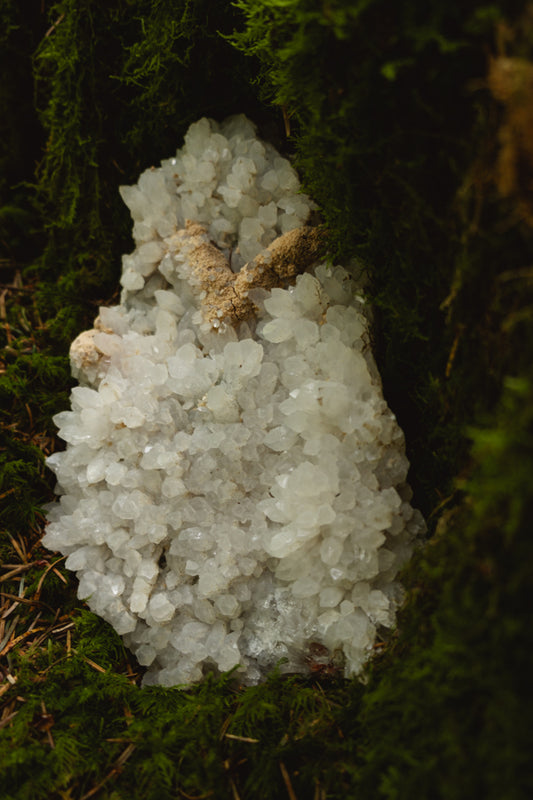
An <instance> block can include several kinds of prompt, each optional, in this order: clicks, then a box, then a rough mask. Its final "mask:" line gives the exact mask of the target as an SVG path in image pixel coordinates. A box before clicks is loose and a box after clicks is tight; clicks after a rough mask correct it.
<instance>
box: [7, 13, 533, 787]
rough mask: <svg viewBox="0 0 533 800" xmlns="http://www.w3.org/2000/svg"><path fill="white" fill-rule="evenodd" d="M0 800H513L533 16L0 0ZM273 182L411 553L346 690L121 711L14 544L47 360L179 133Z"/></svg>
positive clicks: (69, 592) (285, 681) (43, 422)
mask: <svg viewBox="0 0 533 800" xmlns="http://www.w3.org/2000/svg"><path fill="white" fill-rule="evenodd" d="M0 20H1V22H2V27H1V32H0V43H1V48H0V61H1V64H2V74H3V76H4V78H3V81H2V84H1V86H0V109H1V114H0V130H1V137H2V142H3V144H4V150H3V152H2V153H1V154H0V246H1V252H0V321H1V337H2V342H1V345H2V348H3V349H2V367H1V372H0V398H1V405H0V425H1V430H0V437H1V450H0V503H1V512H0V513H1V528H2V530H1V534H0V560H1V563H2V576H1V578H0V580H1V585H0V589H1V593H0V604H1V605H0V659H1V680H2V682H1V683H0V742H1V744H0V787H1V788H0V797H1V798H2V800H4V798H5V800H9V799H11V798H13V800H15V799H16V800H23V798H24V799H26V798H28V799H29V798H41V797H42V798H52V799H53V800H55V798H57V799H58V800H59V799H60V798H61V800H67V799H68V800H81V798H86V799H87V800H88V798H90V797H95V798H98V800H100V798H109V799H110V800H111V798H113V800H119V798H120V799H121V800H122V799H123V800H129V799H130V798H139V800H141V798H142V799H143V800H144V798H152V797H153V798H157V799H158V800H160V799H161V800H163V799H164V798H178V797H185V798H189V797H194V798H200V797H213V798H225V797H228V798H232V800H236V799H238V798H242V800H244V798H280V797H287V798H289V799H290V800H293V798H294V797H296V798H298V800H302V798H316V800H325V798H339V800H340V798H358V800H366V798H368V800H376V799H377V798H387V799H388V800H393V799H394V800H396V799H398V800H400V798H402V799H403V798H405V799H406V800H407V798H409V800H411V799H412V798H414V797H416V798H424V799H426V798H427V799H429V798H431V800H433V798H443V800H444V798H446V800H447V799H448V798H452V797H453V798H469V799H470V798H472V797H474V798H477V797H479V798H490V800H492V799H494V800H496V799H497V800H501V799H502V798H505V800H507V799H509V800H522V798H524V800H526V798H530V797H531V796H532V795H533V776H532V772H531V769H530V767H531V752H532V744H533V742H532V736H531V732H530V731H531V722H532V691H531V676H532V675H533V641H532V639H533V635H532V626H531V617H530V608H531V592H532V588H533V587H532V579H531V569H532V564H533V539H532V538H531V535H530V519H531V513H532V511H533V489H532V486H533V483H532V481H531V476H532V475H533V379H532V375H531V363H532V358H533V325H532V318H533V271H532V267H531V263H532V252H533V233H532V228H531V218H532V213H531V202H532V201H531V196H530V187H531V177H532V166H533V164H532V162H533V158H532V153H531V146H530V144H529V143H530V141H531V137H532V135H533V122H532V120H533V112H532V110H531V109H532V103H531V97H532V93H531V90H532V87H533V78H532V74H533V65H532V61H533V52H532V51H533V12H532V7H531V5H530V4H529V3H526V2H523V1H522V2H518V0H512V1H511V2H509V0H508V1H507V2H505V3H504V2H503V0H498V1H497V2H495V3H490V4H489V3H486V2H485V3H484V2H481V1H480V0H467V2H463V3H456V4H451V3H447V2H444V1H443V0H425V2H421V1H420V0H400V2H397V3H387V2H384V0H329V1H328V2H323V0H238V2H237V3H235V4H234V5H231V4H230V3H226V2H218V1H217V2H215V0H173V1H172V2H168V3H163V2H161V0H113V2H112V3H105V2H103V0H91V2H89V0H77V1H75V0H64V1H63V2H57V3H54V4H53V5H51V6H50V5H49V4H44V3H43V4H41V3H40V2H36V1H35V0H19V1H18V2H17V1H16V0H0ZM242 111H244V112H245V113H246V114H248V115H249V116H250V117H251V118H252V119H254V120H255V121H256V122H258V124H259V126H260V132H261V134H262V135H263V137H264V138H266V139H269V140H270V141H273V143H274V144H275V145H276V146H277V147H278V149H280V150H282V151H283V152H284V153H286V154H287V155H290V156H291V157H292V158H293V160H294V161H295V163H296V165H297V167H298V169H299V172H300V175H301V177H302V179H303V181H304V184H305V188H306V189H307V190H308V191H309V193H310V194H311V195H312V196H313V197H314V198H315V200H316V201H317V202H318V203H319V206H320V209H321V213H322V216H323V218H324V221H325V222H326V224H327V227H328V229H329V231H330V241H331V249H332V253H333V254H334V256H335V258H336V259H338V260H340V261H342V262H345V261H346V260H347V259H348V258H350V257H353V256H356V257H358V258H359V259H361V260H362V261H363V263H367V264H368V265H371V266H372V282H371V285H370V292H371V295H372V298H373V301H374V305H375V308H376V311H377V314H376V316H377V324H376V329H375V338H376V341H375V346H376V353H377V358H378V361H379V366H380V370H381V373H382V375H383V379H384V389H385V394H386V397H387V399H388V401H389V404H390V405H391V406H392V408H393V409H394V410H395V412H396V413H397V416H398V418H399V421H400V424H401V425H402V427H403V428H404V430H405V432H406V437H407V443H408V454H409V457H410V460H411V464H412V467H411V473H410V480H411V483H412V485H413V487H414V489H415V503H416V504H417V505H418V506H419V507H420V508H422V509H423V511H424V513H425V514H426V516H427V519H428V524H429V528H430V533H431V538H430V541H429V543H428V544H427V546H426V547H425V548H424V549H422V550H421V551H420V552H419V553H417V555H416V557H415V558H414V559H413V561H412V563H411V565H410V566H409V568H408V570H407V572H406V575H405V583H406V584H407V586H408V588H409V592H408V599H407V603H406V606H405V608H404V610H403V611H402V614H401V616H400V619H399V625H398V630H397V631H396V632H395V634H394V635H393V636H392V638H391V639H390V641H389V642H388V645H387V646H386V647H377V648H376V656H375V658H374V659H373V661H372V662H371V664H370V666H369V668H368V671H367V674H366V676H365V679H364V681H343V680H339V679H337V678H335V677H327V676H324V675H317V674H312V675H310V676H308V677H307V678H305V677H295V678H282V677H280V676H279V675H277V674H274V675H272V676H271V678H270V679H269V680H268V681H267V682H266V683H265V684H264V685H263V686H259V687H257V688H253V689H242V688H241V687H239V686H238V685H237V684H236V683H235V681H234V679H233V677H232V676H231V675H230V676H224V677H222V678H220V679H210V680H207V681H206V682H205V683H204V684H203V685H201V686H198V687H194V688H192V689H189V690H187V691H182V690H180V689H170V690H169V689H161V688H159V689H157V688H151V689H142V690H141V689H140V688H139V682H140V677H141V670H140V668H139V667H138V665H137V664H136V662H135V660H134V659H133V658H132V656H131V655H130V654H129V653H128V652H127V651H125V650H124V648H123V647H122V644H121V642H120V640H119V638H118V637H117V636H116V635H115V634H114V633H113V631H112V630H111V629H110V628H109V626H108V625H106V624H105V623H103V622H102V621H101V620H99V619H97V618H96V617H94V616H93V615H92V614H90V613H89V612H88V611H87V610H86V609H85V608H84V606H83V604H82V603H79V601H77V599H76V585H75V580H74V579H73V577H72V575H71V574H70V573H67V572H66V571H65V570H64V569H63V566H62V564H63V560H62V559H61V558H60V557H59V556H57V555H54V554H51V553H49V552H47V551H45V550H43V549H42V548H41V546H40V544H39V541H40V537H41V536H42V531H43V525H44V516H43V511H42V507H43V505H44V504H45V503H46V502H49V501H50V500H51V499H52V497H53V481H52V479H51V476H50V474H49V473H48V472H47V471H46V469H45V466H44V457H45V456H46V455H48V454H49V453H51V452H52V451H53V450H54V449H56V448H57V447H60V446H61V444H60V443H59V442H57V441H56V438H55V429H54V425H53V423H52V420H51V418H52V416H53V414H54V413H56V412H57V411H60V410H62V409H64V408H65V407H67V404H68V392H69V389H70V386H71V379H70V377H69V369H68V359H67V355H66V354H67V350H68V345H69V343H70V341H71V339H72V338H73V337H74V336H75V335H76V334H77V333H78V332H79V331H80V330H82V329H83V328H84V327H87V326H88V325H89V324H90V323H91V321H92V319H93V317H94V316H95V313H96V309H97V307H98V305H99V304H100V303H108V302H112V300H113V297H115V298H116V297H117V294H116V287H117V283H118V275H119V271H120V254H121V253H123V252H126V251H127V250H128V249H129V248H130V247H131V242H130V240H129V228H130V223H129V219H128V215H127V212H126V210H125V208H124V207H123V206H122V204H121V201H120V199H119V196H118V192H117V187H118V185H119V184H121V183H128V182H134V181H135V180H136V179H137V176H138V174H139V173H140V171H141V170H142V169H144V168H145V167H146V166H149V165H150V164H151V163H157V161H158V160H159V159H161V158H163V157H167V156H168V155H169V154H170V153H171V152H172V151H173V149H174V148H176V147H177V146H178V145H179V143H180V138H181V136H182V135H183V133H184V132H185V130H186V128H187V126H188V125H189V124H190V122H192V121H193V120H195V119H197V118H199V117H201V116H204V115H207V116H212V117H214V118H219V119H222V118H223V117H225V116H227V115H229V114H231V113H235V112H242Z"/></svg>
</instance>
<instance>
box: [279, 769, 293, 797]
mask: <svg viewBox="0 0 533 800" xmlns="http://www.w3.org/2000/svg"><path fill="white" fill-rule="evenodd" d="M279 768H280V772H281V776H282V778H283V782H284V784H285V786H286V788H287V794H288V795H289V798H290V800H298V798H297V797H296V794H295V793H294V789H293V788H292V782H291V779H290V775H289V773H288V772H287V767H286V766H285V764H284V763H283V761H280V762H279Z"/></svg>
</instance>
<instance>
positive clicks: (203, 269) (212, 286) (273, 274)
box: [185, 223, 324, 325]
mask: <svg viewBox="0 0 533 800" xmlns="http://www.w3.org/2000/svg"><path fill="white" fill-rule="evenodd" d="M185 235H186V236H187V237H188V239H189V242H190V247H191V249H190V254H189V258H190V262H191V264H192V268H193V273H194V276H195V278H196V281H197V283H198V284H199V286H200V288H201V301H202V306H203V313H204V317H205V319H206V320H207V321H208V322H211V323H215V322H222V321H224V322H229V323H230V324H232V325H236V324H237V323H239V322H241V321H242V320H244V319H247V318H248V317H250V316H251V315H252V314H254V312H255V311H256V308H255V306H254V304H253V302H252V301H251V300H250V299H249V297H248V294H249V292H250V290H251V289H257V288H261V289H272V288H273V287H274V286H283V285H286V284H287V283H291V282H294V279H295V278H296V276H297V275H299V274H300V273H302V272H304V271H305V270H306V269H307V268H308V267H310V266H311V264H313V263H314V262H315V261H317V259H318V258H319V256H320V250H321V246H322V244H323V241H324V234H323V232H322V231H321V230H320V229H318V228H312V227H310V226H305V227H303V228H296V229H294V230H292V231H289V232H288V233H285V234H283V235H282V236H280V237H278V238H277V239H276V240H275V241H274V242H272V244H271V245H270V246H269V247H268V249H267V252H266V253H265V254H260V255H258V256H257V257H256V258H255V259H254V260H253V261H251V262H250V263H249V264H246V265H245V266H244V267H243V268H242V270H241V271H240V272H239V273H237V274H235V273H233V272H232V270H231V268H230V265H229V263H228V261H227V259H226V258H225V257H224V255H223V254H222V253H221V251H220V250H219V249H218V248H217V247H215V245H213V244H211V243H210V242H208V241H206V239H205V236H206V230H205V228H203V227H202V226H201V225H195V224H191V223H189V224H188V225H187V227H186V229H185Z"/></svg>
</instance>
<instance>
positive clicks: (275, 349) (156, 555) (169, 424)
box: [43, 116, 424, 685]
mask: <svg viewBox="0 0 533 800" xmlns="http://www.w3.org/2000/svg"><path fill="white" fill-rule="evenodd" d="M121 192H122V196H123V198H124V200H125V202H126V204H127V205H128V207H129V208H130V211H131V214H132V217H133V220H134V226H133V235H134V239H135V250H134V251H133V253H132V254H131V255H127V256H124V259H123V272H122V278H121V283H122V287H123V291H122V296H121V302H120V305H117V306H113V307H105V308H101V309H100V314H99V317H98V318H97V320H96V322H95V327H94V329H93V330H91V331H87V332H85V333H84V334H81V335H80V337H78V339H77V340H76V341H75V342H74V343H73V346H72V349H71V359H72V368H73V372H74V374H75V376H76V377H77V378H78V380H79V383H80V385H79V386H77V387H76V388H74V389H73V390H72V398H71V410H69V411H63V412H61V413H59V414H57V416H56V417H55V422H56V424H57V426H58V427H59V434H60V436H61V438H62V439H64V440H65V442H66V443H67V447H66V450H65V451H63V452H58V453H55V454H54V455H52V456H51V457H50V458H49V459H48V466H49V467H50V468H51V469H52V470H54V472H55V473H56V475H57V479H58V489H57V491H58V493H59V494H60V495H61V498H60V501H59V502H58V503H55V504H52V505H51V507H50V508H49V511H48V516H49V521H50V522H49V526H48V529H47V532H46V534H45V537H44V540H43V541H44V544H45V545H46V547H48V548H50V549H52V550H58V551H60V552H61V553H63V554H66V555H67V556H68V557H67V560H66V566H67V568H68V569H71V570H75V571H76V573H77V575H78V578H79V592H78V593H79V597H80V598H83V599H86V600H87V602H88V604H89V607H90V608H91V609H92V610H93V611H94V612H95V613H97V614H99V615H101V616H102V617H104V618H105V619H106V620H108V621H109V622H110V623H111V624H112V625H113V626H114V628H115V629H116V630H117V631H118V633H119V634H121V635H122V636H123V637H124V641H125V643H126V644H127V646H128V647H130V648H131V649H132V650H133V651H134V652H135V654H136V656H137V658H138V660H139V662H140V663H141V664H142V665H145V666H146V667H147V668H148V670H147V673H146V676H145V683H161V684H164V685H173V684H180V683H190V682H193V681H197V680H199V679H200V678H201V677H202V675H203V674H204V673H205V672H206V671H209V670H219V671H225V670H229V669H232V668H233V667H235V666H236V665H238V668H237V674H238V675H239V676H240V679H241V680H242V681H243V682H245V683H254V682H257V681H258V680H260V678H261V677H262V675H264V674H265V672H266V671H267V670H269V669H270V668H272V667H273V666H274V665H275V664H276V662H278V661H279V660H280V659H282V658H285V659H286V662H285V664H286V666H285V668H286V669H287V670H290V671H304V670H306V669H307V668H309V666H310V664H311V666H312V661H313V658H314V657H315V656H316V653H317V652H319V653H320V657H321V659H322V661H323V662H327V661H329V660H331V661H332V662H334V663H335V664H337V666H338V667H339V668H341V666H342V668H343V669H344V672H345V674H346V675H352V674H355V673H357V672H358V671H359V670H360V669H361V666H362V664H363V662H364V661H365V659H367V658H368V655H369V652H370V651H371V649H372V646H373V644H374V642H375V637H376V631H377V629H378V628H379V627H380V626H384V627H387V626H389V627H390V626H391V625H392V624H393V623H394V617H395V610H396V608H397V606H398V603H399V602H400V600H401V587H400V586H399V584H398V582H397V581H396V580H395V577H396V575H397V572H398V570H399V568H400V567H401V566H402V565H403V564H404V563H405V562H406V560H407V559H408V558H409V556H410V554H411V551H412V548H413V543H414V541H415V539H416V537H417V536H419V535H420V533H421V532H422V530H423V527H424V525H423V521H422V519H421V516H420V514H419V513H418V512H417V511H414V510H413V509H412V508H411V505H410V503H409V500H410V490H409V488H408V486H407V485H406V483H405V481H406V474H407V469H408V463H407V460H406V456H405V452H404V440H403V435H402V432H401V430H400V428H399V427H398V425H397V423H396V420H395V417H394V415H393V414H392V412H391V411H390V410H389V409H388V407H387V405H386V403H385V401H384V399H383V396H382V391H381V385H380V380H379V376H378V374H377V370H376V367H375V364H374V362H373V359H372V355H371V353H370V351H369V348H368V341H367V329H368V323H367V319H366V317H365V309H364V303H363V301H362V299H361V298H360V297H359V296H358V295H357V291H356V286H355V285H354V283H353V281H352V279H351V278H350V276H349V274H348V273H347V272H346V271H345V270H344V269H343V268H342V267H340V266H336V267H329V266H326V264H324V263H314V264H309V265H308V266H307V268H306V271H305V272H304V273H303V274H300V275H298V276H297V277H296V278H295V279H294V277H293V278H292V285H288V284H287V282H286V281H285V282H284V281H283V277H281V278H279V284H280V285H278V286H274V287H272V288H264V286H265V284H263V283H261V282H260V281H257V280H256V278H255V277H254V275H255V273H254V271H253V270H249V274H250V275H251V276H252V277H250V279H249V284H250V290H249V299H250V302H251V303H253V309H254V312H255V313H254V315H252V316H247V317H246V318H243V319H240V318H234V319H226V318H225V316H224V313H221V314H219V315H218V316H217V315H216V314H215V315H214V316H213V302H214V301H213V298H214V297H216V293H215V292H211V293H210V294H209V292H208V291H206V285H207V283H206V282H209V280H210V279H211V278H210V271H209V270H210V264H211V262H213V263H212V269H213V278H212V280H213V281H215V280H217V278H216V275H217V274H218V272H220V271H221V270H222V271H223V270H224V269H229V267H228V266H227V265H230V266H231V270H230V273H231V274H233V273H239V270H240V271H241V272H242V270H243V269H246V268H247V267H245V265H249V264H250V263H251V262H253V263H257V264H259V265H260V266H259V268H258V271H259V272H262V271H263V269H267V268H268V264H269V260H270V258H271V255H270V254H271V252H272V249H271V250H269V249H268V248H269V247H271V248H272V247H274V248H275V247H276V242H277V241H278V240H279V241H281V239H283V235H284V234H289V233H290V232H292V231H296V232H297V233H296V234H294V236H296V237H297V236H298V235H299V233H298V229H299V228H301V227H302V226H303V225H304V224H305V222H306V220H307V219H308V216H309V213H310V211H311V210H312V208H313V204H312V202H311V201H310V200H309V198H307V197H306V196H305V195H304V194H301V193H300V192H299V183H298V178H297V175H296V173H295V172H294V170H293V169H292V167H291V166H290V164H289V162H288V161H287V160H285V159H283V158H281V157H280V156H279V155H278V153H277V152H276V151H275V150H274V148H273V147H272V146H270V145H268V144H265V143H263V142H261V141H260V140H259V139H258V138H257V137H256V135H255V129H254V127H253V125H252V124H251V123H250V122H249V121H248V120H246V119H245V118H244V117H242V116H240V117H234V118H231V119H230V120H228V121H226V122H225V123H223V124H221V125H218V124H216V123H214V122H212V121H209V120H206V119H203V120H200V121H199V122H197V123H195V124H194V125H192V126H191V128H190V129H189V131H188V133H187V135H186V137H185V144H184V146H183V148H182V149H181V150H179V151H178V153H177V154H176V156H175V157H174V158H171V159H169V160H166V161H163V162H162V164H161V167H159V168H155V169H154V168H152V169H149V170H147V171H146V172H144V173H143V174H142V175H141V177H140V179H139V182H138V184H137V185H136V186H132V187H123V188H122V189H121ZM280 237H281V239H280ZM278 250H279V248H278ZM276 257H277V256H276ZM254 259H255V260H256V261H255V262H254ZM257 259H259V261H257ZM289 260H290V258H289ZM281 261H283V257H281ZM199 264H200V266H201V270H200V271H201V273H202V274H201V276H200V277H199V270H198V265H199ZM261 265H262V266H261ZM217 270H218V272H217ZM220 274H222V272H220ZM243 274H245V273H243ZM247 280H248V279H247ZM241 282H242V281H241ZM261 286H262V287H263V288H258V287H261ZM208 295H209V304H210V307H209V309H208V313H206V297H207V296H208ZM244 295H246V292H244ZM314 654H315V655H314Z"/></svg>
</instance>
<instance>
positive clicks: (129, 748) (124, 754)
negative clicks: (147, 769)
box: [80, 744, 137, 800]
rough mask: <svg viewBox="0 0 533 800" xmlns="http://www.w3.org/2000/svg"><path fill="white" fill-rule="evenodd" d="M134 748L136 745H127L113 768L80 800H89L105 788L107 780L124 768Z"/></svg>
mask: <svg viewBox="0 0 533 800" xmlns="http://www.w3.org/2000/svg"><path fill="white" fill-rule="evenodd" d="M136 747H137V745H135V744H129V745H128V746H127V747H126V749H125V750H123V751H122V753H121V754H120V755H119V757H118V758H117V760H116V761H115V764H114V765H113V768H112V769H111V771H110V772H109V773H108V774H107V775H106V776H105V778H104V779H103V780H102V781H100V783H98V784H97V785H96V786H93V788H92V789H91V790H90V792H86V793H85V794H84V795H83V796H82V797H81V798H80V800H89V798H90V797H93V796H94V795H95V794H97V793H98V792H99V791H100V789H101V788H102V787H103V786H105V784H106V783H107V782H108V780H110V779H111V778H113V777H115V776H116V775H118V774H119V773H120V772H121V770H122V767H123V766H124V764H125V763H126V761H127V760H128V758H129V757H130V756H131V754H132V753H133V751H134V750H135V748H136Z"/></svg>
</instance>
